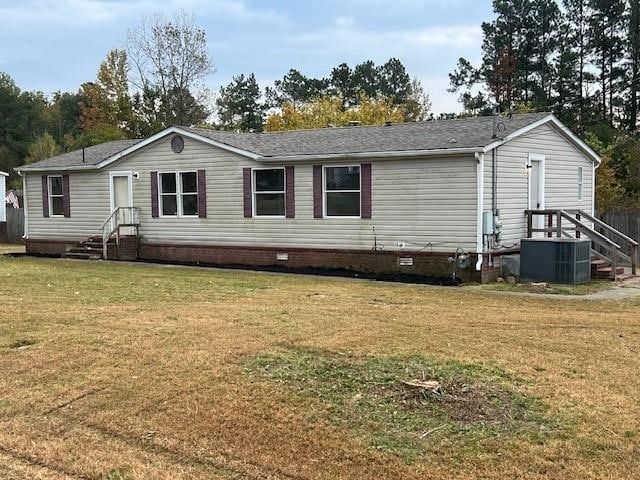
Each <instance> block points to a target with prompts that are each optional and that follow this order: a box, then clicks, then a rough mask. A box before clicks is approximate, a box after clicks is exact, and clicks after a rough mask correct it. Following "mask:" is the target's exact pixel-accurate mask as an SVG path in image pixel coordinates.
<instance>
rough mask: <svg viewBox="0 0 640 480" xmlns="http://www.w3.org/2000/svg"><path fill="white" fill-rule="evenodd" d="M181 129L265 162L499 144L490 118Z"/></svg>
mask: <svg viewBox="0 0 640 480" xmlns="http://www.w3.org/2000/svg"><path fill="white" fill-rule="evenodd" d="M548 115H549V113H530V114H521V115H513V116H512V117H511V118H507V117H505V118H502V119H501V120H500V121H501V123H502V125H503V126H504V128H501V129H500V130H499V131H498V138H504V137H506V136H507V135H509V134H510V133H513V132H515V131H516V130H519V129H521V128H523V127H526V126H527V125H530V124H531V123H534V122H536V121H538V120H540V119H542V118H544V117H546V116H548ZM179 128H181V129H183V130H185V131H189V132H191V133H194V134H197V135H200V136H203V137H206V138H209V139H211V140H215V141H217V142H219V143H223V144H225V145H228V146H230V147H234V148H236V149H240V150H244V151H247V152H251V153H253V154H255V155H258V156H260V157H265V158H269V157H284V156H303V155H319V156H322V155H339V154H349V153H367V152H371V153H383V152H384V153H389V152H401V151H404V152H409V151H423V150H425V151H426V150H448V149H460V148H482V147H485V146H487V145H489V144H491V143H493V142H494V141H495V140H496V139H495V138H493V117H490V116H489V117H475V118H460V119H454V120H437V121H430V122H413V123H402V124H393V125H389V126H387V125H373V126H358V127H336V128H331V127H328V128H318V129H310V130H293V131H287V132H265V133H239V132H225V131H220V130H210V129H204V128H193V127H179ZM140 141H141V140H117V141H113V142H106V143H103V144H100V145H95V146H93V147H88V148H86V149H85V161H84V163H83V161H82V150H76V151H74V152H69V153H64V154H62V155H58V156H55V157H52V158H49V159H47V160H43V161H41V162H37V163H33V164H31V165H25V166H23V167H20V169H21V170H25V171H28V170H31V169H34V170H38V169H46V168H50V167H51V168H64V167H79V166H83V165H89V166H92V165H97V164H99V163H100V162H102V161H104V160H106V159H107V158H109V157H111V156H112V155H115V154H117V153H119V152H121V151H122V150H125V149H126V148H128V147H130V146H132V145H134V144H136V143H137V142H140Z"/></svg>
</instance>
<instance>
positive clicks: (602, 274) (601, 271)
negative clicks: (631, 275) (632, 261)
mask: <svg viewBox="0 0 640 480" xmlns="http://www.w3.org/2000/svg"><path fill="white" fill-rule="evenodd" d="M611 271H612V267H610V266H609V267H601V268H598V270H597V271H596V272H595V273H594V272H592V274H591V276H592V277H593V278H596V279H600V280H605V279H607V278H611ZM623 274H624V268H623V267H618V268H616V277H618V276H620V275H623Z"/></svg>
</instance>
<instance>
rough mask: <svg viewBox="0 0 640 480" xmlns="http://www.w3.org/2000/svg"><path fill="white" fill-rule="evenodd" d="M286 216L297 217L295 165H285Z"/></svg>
mask: <svg viewBox="0 0 640 480" xmlns="http://www.w3.org/2000/svg"><path fill="white" fill-rule="evenodd" d="M284 177H285V178H284V185H285V186H284V191H285V199H284V200H285V216H286V217H287V218H295V217H296V192H295V182H294V170H293V166H292V165H289V166H287V167H284Z"/></svg>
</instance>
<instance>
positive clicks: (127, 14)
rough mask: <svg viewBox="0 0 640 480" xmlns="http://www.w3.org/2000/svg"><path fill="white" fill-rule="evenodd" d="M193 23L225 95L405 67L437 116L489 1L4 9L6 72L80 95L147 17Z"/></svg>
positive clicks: (0, 64) (91, 1)
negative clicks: (234, 89) (247, 83)
mask: <svg viewBox="0 0 640 480" xmlns="http://www.w3.org/2000/svg"><path fill="white" fill-rule="evenodd" d="M179 10H185V11H186V12H188V13H192V14H194V16H195V18H196V22H197V23H198V24H199V25H200V26H202V27H203V28H204V29H205V30H206V33H207V37H208V39H209V47H210V50H211V54H212V56H213V58H214V62H215V65H216V73H215V74H213V75H211V77H210V78H208V80H207V84H208V86H209V87H210V88H213V89H215V90H217V89H218V88H219V87H220V86H221V85H224V84H226V83H228V82H229V81H230V79H231V77H232V76H233V75H235V74H239V73H251V72H253V73H255V74H256V77H257V78H258V81H259V82H260V85H261V87H263V88H264V86H265V85H267V84H268V83H270V82H272V81H273V80H274V79H277V78H281V77H282V76H283V75H284V74H285V73H286V72H287V71H288V70H289V69H290V68H297V69H299V70H300V71H301V72H302V73H304V74H305V75H309V76H318V77H321V76H327V75H328V74H329V72H330V71H331V68H332V67H334V66H336V65H338V64H340V63H342V62H347V63H348V64H349V65H351V66H352V67H353V66H354V65H355V64H356V63H359V62H362V61H364V60H368V59H371V60H374V61H375V62H376V63H383V62H385V61H386V60H387V59H388V58H390V57H397V58H399V59H400V60H401V61H402V62H403V63H404V65H405V66H406V67H407V70H408V71H409V73H410V74H411V75H413V76H417V77H418V78H419V79H420V80H421V81H422V83H423V85H424V87H425V90H426V91H427V93H428V94H429V95H430V97H431V100H432V102H433V110H434V111H435V112H436V113H440V112H444V111H458V110H459V106H458V103H457V101H456V96H455V95H452V94H450V93H448V92H447V91H446V90H447V85H448V77H447V74H448V73H449V72H450V71H452V70H453V69H454V68H455V65H456V63H457V60H458V58H459V57H461V56H462V57H467V58H469V59H470V60H472V61H478V60H479V58H480V44H481V31H480V24H481V22H482V21H484V20H488V19H490V18H491V2H490V0H422V1H420V0H384V1H382V0H323V1H305V0H281V1H266V0H263V1H259V0H155V1H154V0H0V19H1V20H2V28H0V71H6V72H8V73H9V74H10V75H11V76H12V77H13V78H14V80H15V81H16V83H17V84H18V86H19V87H20V88H22V89H24V90H32V89H35V90H41V91H44V92H45V93H51V92H53V91H55V90H73V91H75V90H77V88H78V87H79V85H80V84H81V83H82V82H85V81H89V80H92V79H94V78H95V75H96V71H97V69H98V65H99V64H100V62H101V61H102V59H103V58H104V56H105V55H106V53H107V52H108V51H109V50H110V49H112V48H116V47H122V46H123V43H124V39H125V37H126V32H127V29H128V28H130V27H132V26H135V25H136V24H137V23H139V21H140V18H141V17H142V16H143V15H149V14H153V13H166V14H171V13H172V12H176V11H179Z"/></svg>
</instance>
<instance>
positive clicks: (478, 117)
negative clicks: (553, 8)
mask: <svg viewBox="0 0 640 480" xmlns="http://www.w3.org/2000/svg"><path fill="white" fill-rule="evenodd" d="M527 115H530V116H533V115H539V116H540V117H544V116H546V115H552V112H524V113H514V114H513V115H512V118H513V117H524V116H527ZM491 117H493V115H475V116H468V117H456V118H442V119H431V120H415V121H412V122H394V123H391V124H390V125H387V124H386V123H375V124H366V125H337V126H327V127H314V128H294V129H291V130H275V131H263V132H237V131H230V130H218V129H216V128H206V127H183V126H180V125H177V127H179V128H188V129H189V128H190V129H193V130H199V131H206V132H221V133H228V134H232V135H256V136H262V135H280V134H283V133H296V132H313V131H318V132H323V131H327V130H334V129H340V130H350V129H365V128H381V127H385V128H389V127H401V126H407V125H421V124H433V123H444V122H447V123H449V122H450V123H453V122H461V121H467V122H468V121H470V120H481V119H486V118H491Z"/></svg>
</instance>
